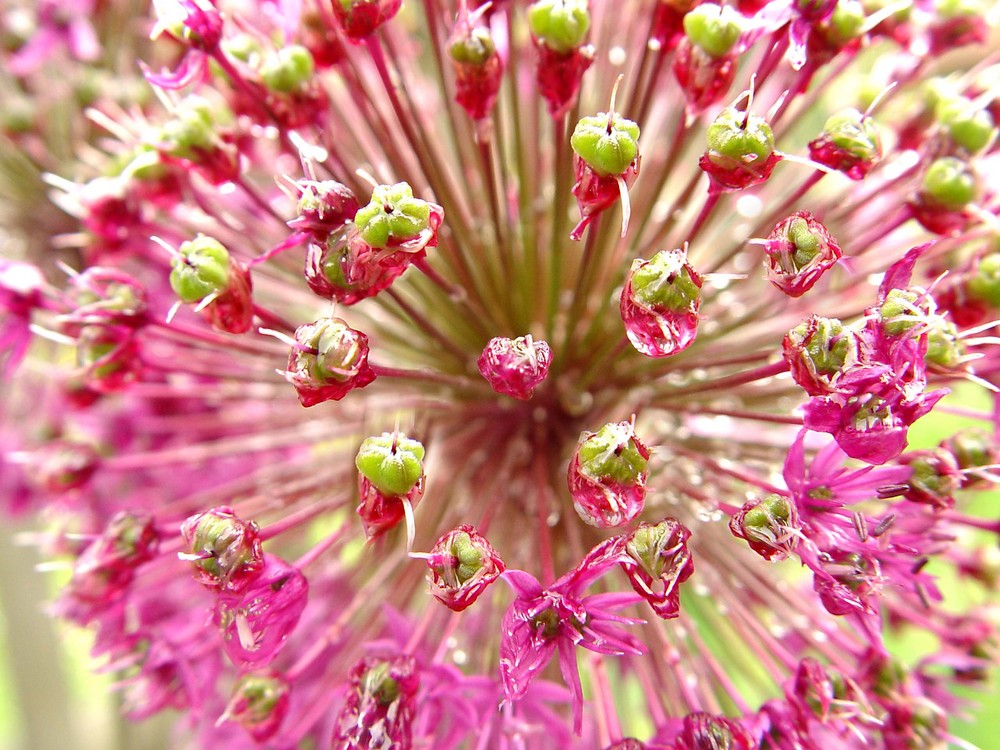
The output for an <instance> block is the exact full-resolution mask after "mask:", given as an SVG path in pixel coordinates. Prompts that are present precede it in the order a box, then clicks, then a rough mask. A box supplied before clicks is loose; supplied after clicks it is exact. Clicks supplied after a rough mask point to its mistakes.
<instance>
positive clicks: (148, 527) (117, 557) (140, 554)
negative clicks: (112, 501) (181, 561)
mask: <svg viewBox="0 0 1000 750" xmlns="http://www.w3.org/2000/svg"><path fill="white" fill-rule="evenodd" d="M158 546H159V534H157V532H156V530H155V529H154V528H153V519H152V518H151V517H150V516H148V515H145V514H133V513H129V512H128V511H121V512H119V513H117V514H116V515H115V516H114V517H113V518H112V519H111V520H110V521H109V522H108V525H107V528H105V530H104V532H103V533H102V534H101V535H100V536H99V537H97V539H95V540H94V541H93V542H91V543H90V544H89V545H88V546H87V548H86V549H85V550H84V551H83V553H82V554H81V555H80V557H79V558H77V560H76V563H75V564H74V565H73V577H72V578H71V579H70V583H69V589H68V595H69V596H70V597H71V598H73V599H75V600H77V602H87V603H92V604H107V603H108V602H109V601H110V600H111V599H114V598H115V597H117V596H118V595H119V594H120V593H121V592H122V591H123V590H124V589H125V588H126V587H127V586H128V585H129V584H130V583H131V582H132V578H133V576H134V575H135V569H136V568H138V567H139V566H140V565H142V564H143V563H145V562H148V561H149V560H152V559H153V558H154V557H155V556H156V552H157V548H158Z"/></svg>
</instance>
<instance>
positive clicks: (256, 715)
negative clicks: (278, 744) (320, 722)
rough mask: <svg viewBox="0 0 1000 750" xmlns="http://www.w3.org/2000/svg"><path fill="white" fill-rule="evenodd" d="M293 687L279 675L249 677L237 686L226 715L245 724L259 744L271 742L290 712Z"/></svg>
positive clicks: (244, 677) (267, 674)
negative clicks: (289, 703)
mask: <svg viewBox="0 0 1000 750" xmlns="http://www.w3.org/2000/svg"><path fill="white" fill-rule="evenodd" d="M290 690H291V688H290V687H289V685H288V683H287V682H286V681H285V679H284V678H283V677H282V676H281V675H280V674H278V673H277V672H263V673H259V674H245V675H243V676H242V677H241V678H240V679H239V681H238V682H237V683H236V685H235V686H234V687H233V694H232V697H231V698H230V699H229V703H228V705H227V706H226V712H225V714H223V716H224V718H225V719H226V720H228V721H233V722H236V723H237V724H239V725H241V726H242V727H243V728H244V729H246V730H247V732H249V733H250V736H251V737H253V738H254V739H255V740H256V741H257V742H264V741H266V740H269V739H270V738H271V737H273V736H274V734H275V733H276V732H277V731H278V729H279V728H280V727H281V722H282V721H284V718H285V714H287V713H288V702H289V697H288V695H289V692H290Z"/></svg>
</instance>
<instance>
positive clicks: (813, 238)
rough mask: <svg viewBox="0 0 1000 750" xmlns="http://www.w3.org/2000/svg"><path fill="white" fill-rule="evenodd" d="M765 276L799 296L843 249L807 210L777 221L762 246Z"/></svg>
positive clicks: (815, 280) (789, 293) (789, 292)
mask: <svg viewBox="0 0 1000 750" xmlns="http://www.w3.org/2000/svg"><path fill="white" fill-rule="evenodd" d="M764 250H765V252H766V256H765V257H764V268H765V269H766V270H767V280H768V281H770V282H771V283H772V284H774V285H775V286H776V287H778V289H780V290H781V291H783V292H784V293H785V294H787V295H788V296H789V297H801V296H802V295H803V294H805V293H806V292H808V291H809V290H810V289H812V288H813V286H814V285H815V284H816V282H817V281H819V279H820V277H821V276H822V275H823V274H824V273H826V271H827V270H828V269H830V268H831V267H832V266H833V265H834V264H835V263H836V262H837V261H838V260H840V258H841V256H842V255H843V252H842V251H841V249H840V246H839V245H838V244H837V241H836V240H835V239H833V237H831V236H830V233H829V232H828V231H827V230H826V227H825V226H823V224H822V223H820V222H819V221H817V220H816V219H815V218H814V217H813V215H812V214H811V213H809V212H808V211H796V212H795V213H794V214H792V215H791V216H789V217H788V218H787V219H784V220H783V221H780V222H778V224H777V225H776V226H775V227H774V231H772V232H771V234H770V236H769V237H768V238H767V244H766V245H765V246H764Z"/></svg>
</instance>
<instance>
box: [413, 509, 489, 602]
mask: <svg viewBox="0 0 1000 750" xmlns="http://www.w3.org/2000/svg"><path fill="white" fill-rule="evenodd" d="M427 567H428V568H429V570H428V573H427V580H428V581H429V582H430V584H431V593H432V594H434V596H435V597H437V599H438V601H440V602H441V603H442V604H444V605H445V606H446V607H448V608H449V609H452V610H454V611H455V612H461V611H462V610H463V609H466V608H467V607H469V606H470V605H472V604H473V603H474V602H475V601H476V599H478V598H479V597H480V595H481V594H482V593H483V592H484V591H485V590H486V587H487V586H489V585H490V584H491V583H493V582H494V581H495V580H496V579H497V578H498V577H499V576H500V574H501V573H503V572H504V570H506V566H505V565H504V563H503V560H502V559H500V555H498V554H497V551H496V550H495V549H493V546H492V545H491V544H490V543H489V542H488V541H487V540H486V538H485V537H484V536H482V535H481V534H480V533H479V532H478V531H476V529H475V527H473V526H469V525H468V524H463V525H461V526H459V527H457V528H455V529H452V530H451V531H449V532H448V533H447V534H445V535H444V536H442V537H441V538H440V539H438V541H437V544H435V545H434V546H433V547H432V548H431V551H430V555H429V556H428V557H427Z"/></svg>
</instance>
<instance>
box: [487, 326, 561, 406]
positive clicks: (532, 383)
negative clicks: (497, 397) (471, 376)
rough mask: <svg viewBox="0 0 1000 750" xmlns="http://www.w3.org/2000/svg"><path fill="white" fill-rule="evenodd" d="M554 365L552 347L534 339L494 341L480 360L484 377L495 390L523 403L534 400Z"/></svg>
mask: <svg viewBox="0 0 1000 750" xmlns="http://www.w3.org/2000/svg"><path fill="white" fill-rule="evenodd" d="M551 364H552V350H551V349H550V348H549V345H548V344H547V343H546V342H544V341H535V340H534V339H533V338H532V337H531V336H518V337H517V338H516V339H509V338H506V337H503V336H497V337H495V338H492V339H490V342H489V343H488V344H487V345H486V347H485V348H484V349H483V353H482V354H480V355H479V359H478V360H477V365H478V367H479V372H480V374H482V376H483V377H484V378H486V381H487V382H488V383H489V384H490V387H491V388H492V389H493V390H494V391H496V392H497V393H502V394H503V395H505V396H511V397H512V398H517V399H521V400H522V401H527V400H528V399H530V398H531V397H532V395H533V394H534V392H535V387H536V386H538V384H539V383H541V382H542V381H543V380H545V377H546V376H547V375H548V374H549V367H550V366H551Z"/></svg>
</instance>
